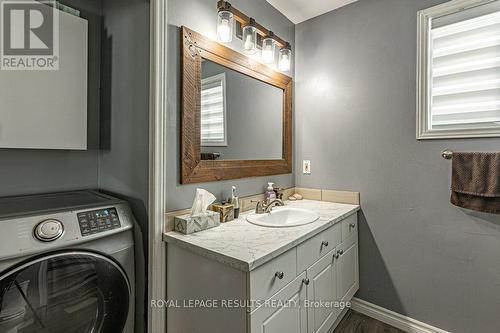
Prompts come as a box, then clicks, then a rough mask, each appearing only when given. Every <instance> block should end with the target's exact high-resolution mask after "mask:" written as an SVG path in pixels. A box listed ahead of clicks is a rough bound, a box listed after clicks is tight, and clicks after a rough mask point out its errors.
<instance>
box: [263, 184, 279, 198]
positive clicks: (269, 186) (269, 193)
mask: <svg viewBox="0 0 500 333" xmlns="http://www.w3.org/2000/svg"><path fill="white" fill-rule="evenodd" d="M273 185H274V183H267V190H266V192H265V193H264V199H265V200H266V201H267V202H269V201H271V200H274V199H276V193H275V192H274V188H273Z"/></svg>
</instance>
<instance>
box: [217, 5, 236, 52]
mask: <svg viewBox="0 0 500 333" xmlns="http://www.w3.org/2000/svg"><path fill="white" fill-rule="evenodd" d="M233 27H234V18H233V13H232V12H231V4H230V3H229V2H224V6H222V7H220V8H219V11H218V12H217V38H218V39H219V41H221V42H223V43H230V42H231V41H232V40H233Z"/></svg>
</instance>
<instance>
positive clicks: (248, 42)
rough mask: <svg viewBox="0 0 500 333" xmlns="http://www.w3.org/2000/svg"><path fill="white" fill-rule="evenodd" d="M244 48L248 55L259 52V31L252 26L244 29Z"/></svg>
mask: <svg viewBox="0 0 500 333" xmlns="http://www.w3.org/2000/svg"><path fill="white" fill-rule="evenodd" d="M243 48H244V51H245V53H246V54H255V52H256V51H257V29H256V28H255V27H253V26H251V25H247V26H246V27H244V28H243Z"/></svg>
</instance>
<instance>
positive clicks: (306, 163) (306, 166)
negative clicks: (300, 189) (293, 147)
mask: <svg viewBox="0 0 500 333" xmlns="http://www.w3.org/2000/svg"><path fill="white" fill-rule="evenodd" d="M302 172H303V173H304V175H310V174H311V161H310V160H303V161H302Z"/></svg>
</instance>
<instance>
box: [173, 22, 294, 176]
mask: <svg viewBox="0 0 500 333" xmlns="http://www.w3.org/2000/svg"><path fill="white" fill-rule="evenodd" d="M181 75H182V97H181V100H182V105H181V109H182V112H181V140H180V141H181V150H180V153H181V156H180V158H181V183H182V184H189V183H200V182H210V181H218V180H226V179H238V178H246V177H257V176H268V175H277V174H286V173H291V172H292V78H291V77H289V76H287V75H284V74H282V73H279V72H277V71H275V70H273V69H271V68H269V67H267V66H265V65H263V64H261V63H259V62H258V61H256V60H253V59H252V58H250V57H247V56H245V55H243V54H240V53H238V52H236V51H234V50H232V49H230V48H228V47H226V46H224V45H222V44H219V43H217V42H215V41H212V40H210V39H209V38H207V37H204V36H202V35H201V34H199V33H197V32H195V31H192V30H190V29H188V28H186V27H181Z"/></svg>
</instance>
